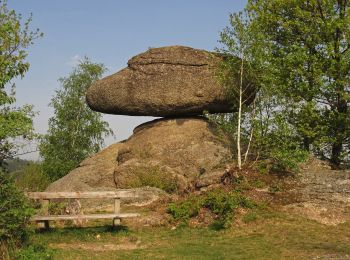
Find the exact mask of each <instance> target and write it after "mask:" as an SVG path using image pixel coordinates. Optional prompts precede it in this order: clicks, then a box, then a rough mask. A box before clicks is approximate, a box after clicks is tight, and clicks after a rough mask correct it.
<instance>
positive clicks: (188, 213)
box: [168, 197, 202, 222]
mask: <svg viewBox="0 0 350 260" xmlns="http://www.w3.org/2000/svg"><path fill="white" fill-rule="evenodd" d="M201 207H202V201H201V198H198V197H192V198H189V199H187V200H185V201H183V202H180V203H170V204H169V207H168V213H169V214H170V215H171V216H172V217H173V218H174V219H175V220H177V221H182V222H187V221H188V220H189V219H190V218H192V217H195V216H197V215H198V213H199V210H200V208H201Z"/></svg>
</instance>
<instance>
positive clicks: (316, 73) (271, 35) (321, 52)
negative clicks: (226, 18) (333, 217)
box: [248, 0, 350, 165]
mask: <svg viewBox="0 0 350 260" xmlns="http://www.w3.org/2000/svg"><path fill="white" fill-rule="evenodd" d="M248 3H249V4H248V11H249V13H250V14H251V15H252V16H253V24H254V26H256V27H257V28H258V30H259V31H260V32H261V34H263V35H264V39H265V42H266V43H267V46H268V47H269V48H268V51H267V52H268V53H269V55H267V57H266V63H267V64H268V66H269V68H270V69H269V75H270V79H271V88H275V89H276V90H277V91H278V92H279V93H280V98H281V100H282V101H283V102H284V103H285V105H284V107H283V111H284V113H285V115H286V116H287V120H288V123H289V124H291V125H292V126H293V128H294V130H295V131H296V133H297V135H298V136H299V137H300V138H301V139H302V146H303V149H305V150H306V151H313V152H314V153H316V154H318V155H319V156H321V157H322V158H328V159H330V160H331V161H332V162H333V163H334V164H336V165H339V164H340V163H341V162H342V160H343V159H346V157H349V139H350V133H349V129H350V120H349V118H350V117H349V101H350V96H349V83H350V75H349V69H350V59H349V57H350V56H349V49H350V48H349V46H350V42H349V40H350V38H349V37H350V27H349V24H350V12H349V8H350V3H349V2H348V1H337V0H311V1H304V0H292V1H283V0H273V1H270V0H250V1H249V2H248Z"/></svg>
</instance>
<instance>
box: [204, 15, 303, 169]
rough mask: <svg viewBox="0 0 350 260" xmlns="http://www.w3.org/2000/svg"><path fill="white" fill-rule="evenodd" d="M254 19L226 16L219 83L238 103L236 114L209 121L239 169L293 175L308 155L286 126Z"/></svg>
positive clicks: (281, 99)
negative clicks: (250, 166)
mask: <svg viewBox="0 0 350 260" xmlns="http://www.w3.org/2000/svg"><path fill="white" fill-rule="evenodd" d="M255 19H256V17H255V14H254V13H253V12H251V11H250V10H249V9H245V10H244V11H243V12H240V13H234V14H231V15H230V26H228V27H226V28H225V29H224V30H223V31H222V33H221V35H220V36H221V37H220V42H221V43H222V44H223V45H224V47H223V48H222V49H220V50H219V51H220V52H221V53H223V54H224V55H225V59H224V60H223V63H222V66H221V69H220V73H219V75H220V80H221V81H222V82H223V83H224V85H225V86H226V88H227V93H228V95H230V97H231V98H232V99H233V101H234V102H235V103H238V111H237V112H235V113H232V114H227V115H219V116H216V115H214V116H210V117H211V119H214V122H216V123H217V125H219V126H220V128H221V129H223V130H224V131H225V132H228V133H229V135H230V136H231V137H232V138H231V140H233V141H234V142H235V149H236V150H237V165H238V168H239V169H241V167H242V166H243V165H244V164H245V163H247V162H248V159H250V160H251V161H253V163H254V162H256V161H258V160H262V161H266V160H268V161H270V162H272V163H271V165H272V167H273V168H274V169H276V170H295V169H296V168H297V165H298V162H301V161H303V160H304V159H305V158H306V155H307V154H306V153H305V152H303V151H302V150H301V149H300V146H301V140H300V138H299V136H298V135H297V134H296V131H295V127H294V126H293V125H292V124H291V123H290V122H289V121H288V120H287V118H288V117H287V115H288V114H287V113H286V110H287V108H288V107H289V106H288V104H287V103H286V102H285V98H284V96H283V95H281V92H280V91H279V89H278V88H276V87H275V86H274V75H273V73H271V68H272V66H271V62H270V60H271V59H272V57H273V52H272V48H271V43H270V42H269V41H267V40H266V37H265V34H264V33H263V31H261V28H260V26H257V23H256V21H255ZM250 85H253V86H254V87H255V91H252V89H253V88H252V87H251V86H250ZM252 94H253V95H254V96H255V99H254V101H253V103H252V105H251V106H250V107H249V106H246V104H247V102H246V101H247V100H249V97H251V95H252ZM250 101H251V99H250ZM242 148H243V149H245V154H244V159H242V154H241V151H242Z"/></svg>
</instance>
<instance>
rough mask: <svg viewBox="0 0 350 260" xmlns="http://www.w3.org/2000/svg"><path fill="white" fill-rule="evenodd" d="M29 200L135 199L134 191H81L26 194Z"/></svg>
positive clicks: (136, 193)
mask: <svg viewBox="0 0 350 260" xmlns="http://www.w3.org/2000/svg"><path fill="white" fill-rule="evenodd" d="M26 195H27V197H28V198H31V199H113V198H137V197H138V192H137V191H135V190H127V189H125V190H116V191H84V192H83V191H82V192H27V193H26Z"/></svg>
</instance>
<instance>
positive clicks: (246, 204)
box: [168, 190, 256, 228]
mask: <svg viewBox="0 0 350 260" xmlns="http://www.w3.org/2000/svg"><path fill="white" fill-rule="evenodd" d="M255 206H256V204H255V203H254V202H252V201H251V200H249V199H248V198H246V197H244V196H243V195H241V194H240V193H239V192H236V191H232V192H225V191H222V190H216V191H211V192H209V193H207V194H205V195H204V196H193V197H189V198H188V199H186V200H184V201H181V202H180V203H171V204H169V207H168V213H169V214H170V215H172V217H173V218H174V219H175V220H177V221H183V222H187V221H188V220H189V219H191V218H193V217H196V216H197V215H198V213H199V211H200V209H201V208H206V209H208V210H210V211H211V212H212V213H213V214H215V215H216V221H215V223H214V224H215V225H216V226H219V227H220V228H227V227H229V226H230V224H231V221H232V217H233V213H234V211H235V210H236V209H238V208H240V207H241V208H253V207H255Z"/></svg>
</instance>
